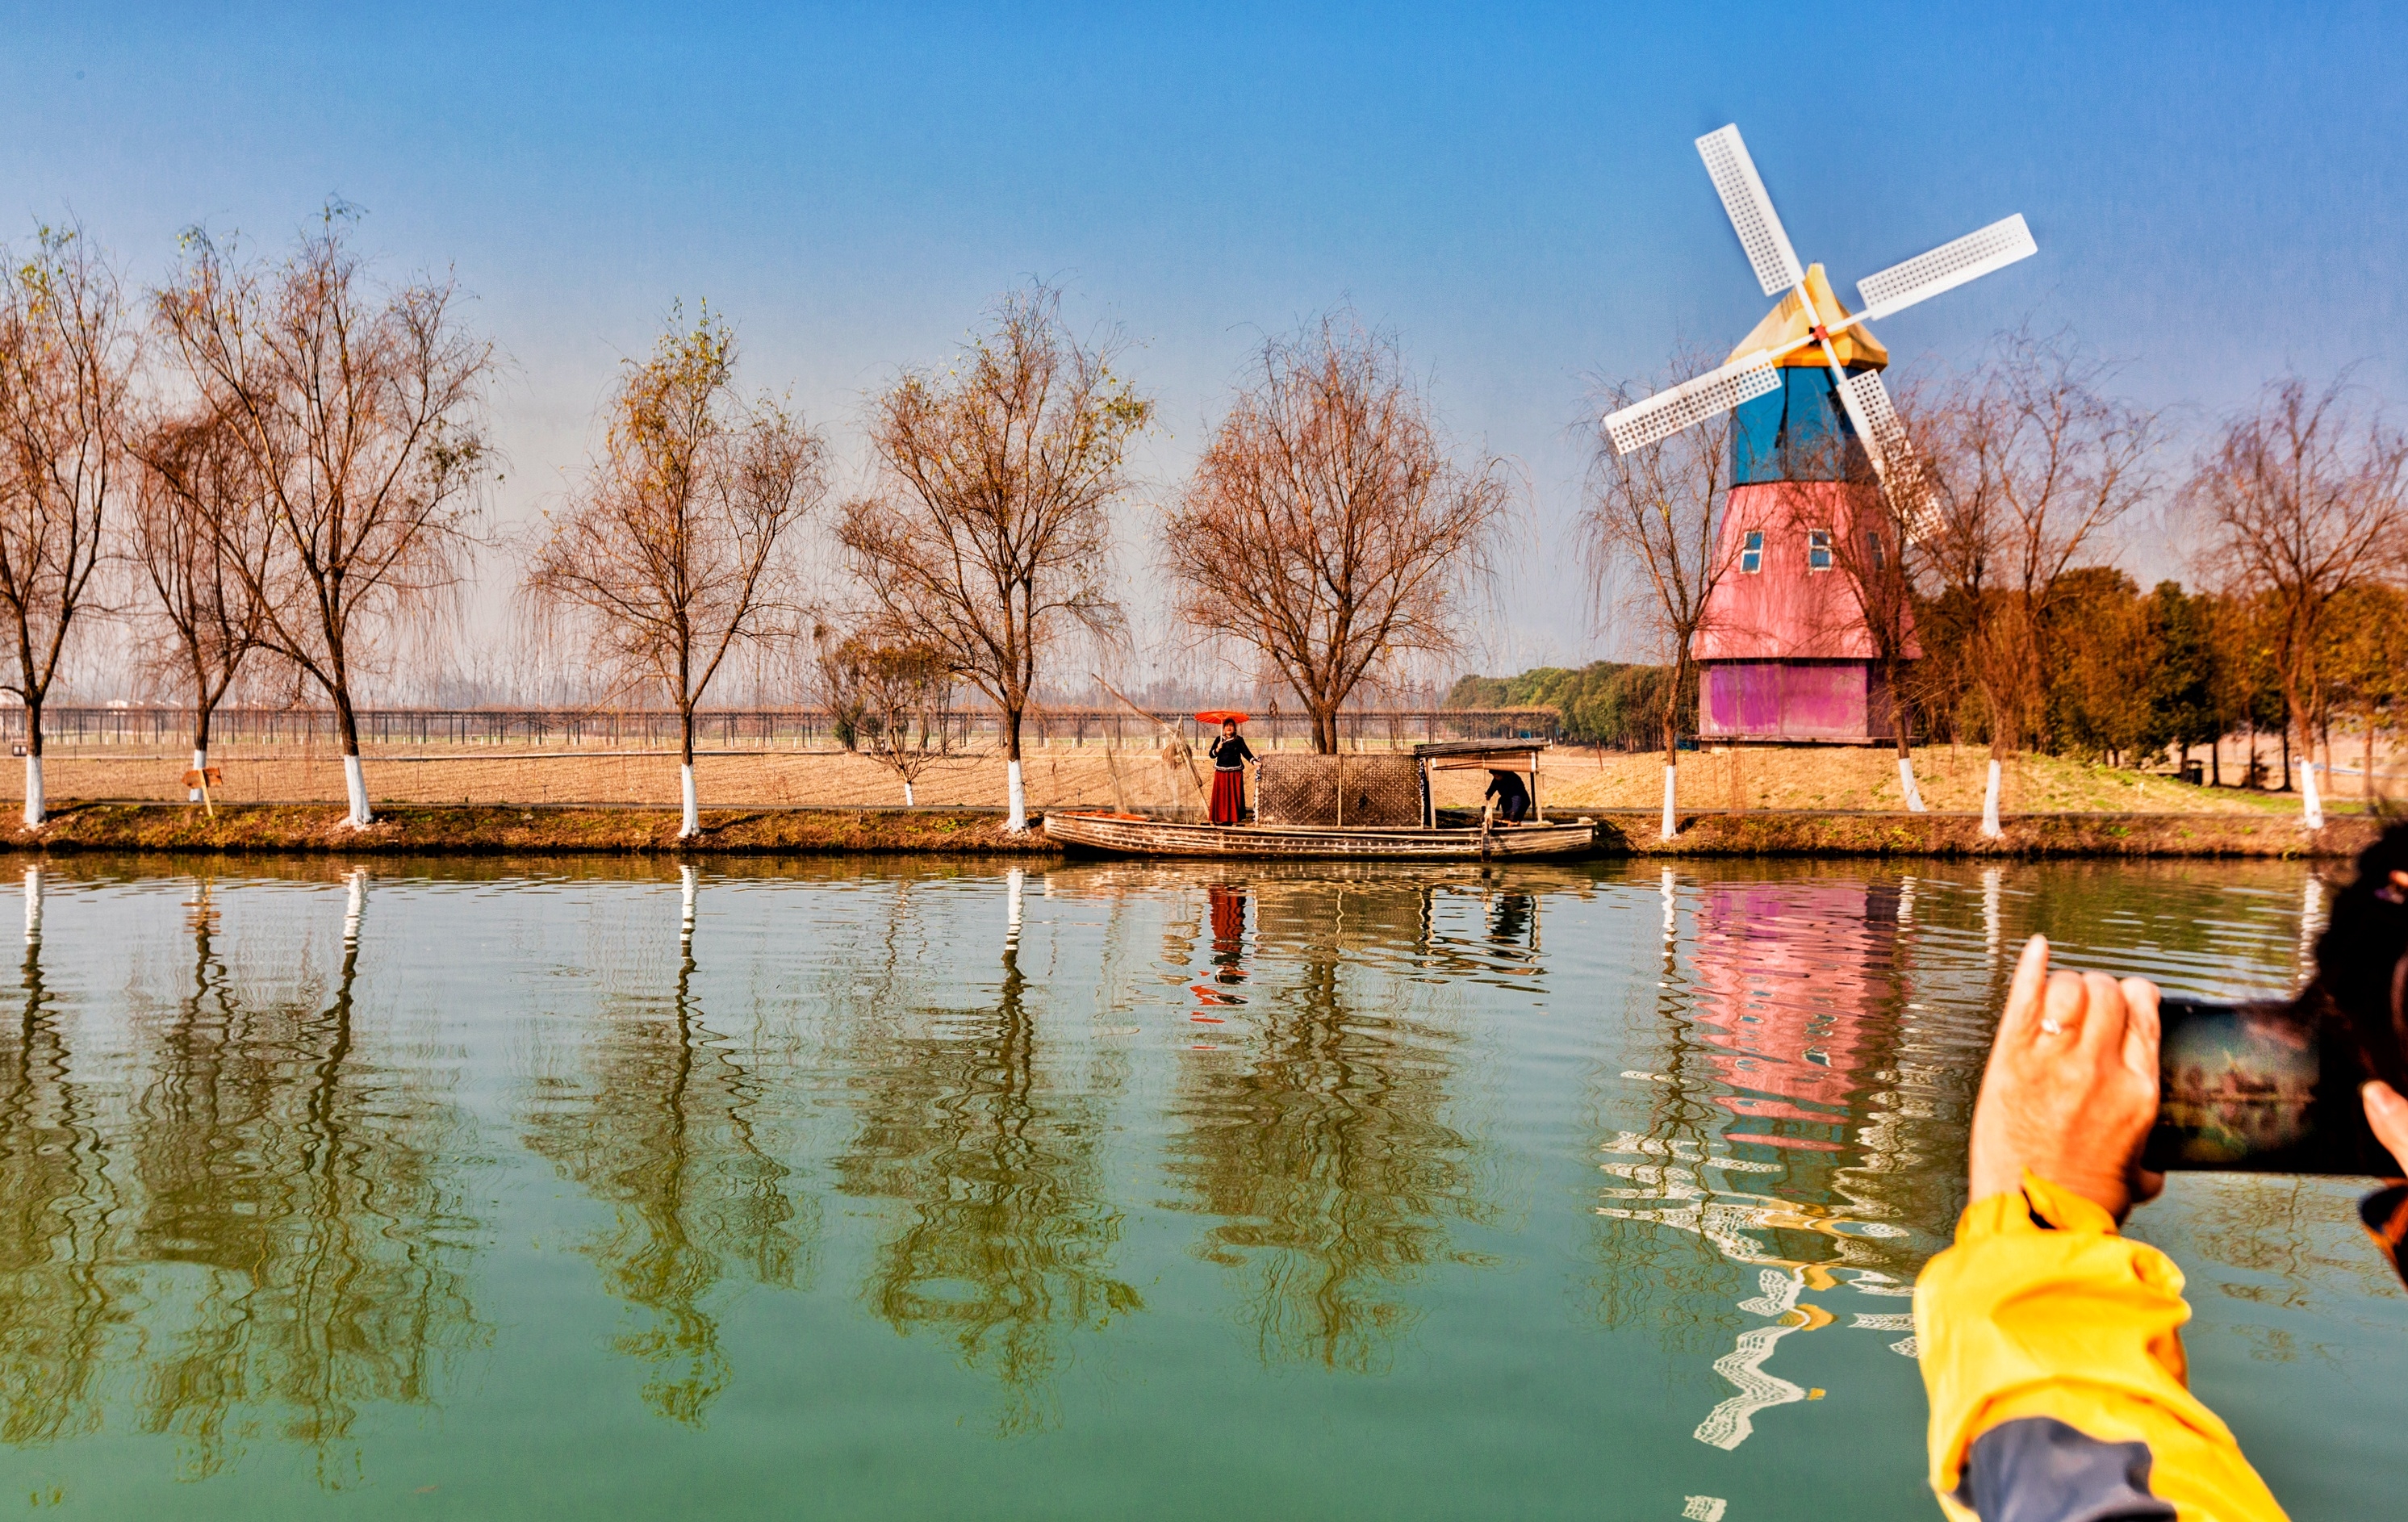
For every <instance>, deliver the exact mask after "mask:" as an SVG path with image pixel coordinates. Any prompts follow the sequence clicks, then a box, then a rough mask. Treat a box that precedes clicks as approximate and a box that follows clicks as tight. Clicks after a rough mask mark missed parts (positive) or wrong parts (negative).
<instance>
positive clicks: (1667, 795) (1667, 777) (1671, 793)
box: [1656, 767, 1681, 840]
mask: <svg viewBox="0 0 2408 1522" xmlns="http://www.w3.org/2000/svg"><path fill="white" fill-rule="evenodd" d="M1680 797H1681V768H1678V767H1666V768H1664V820H1663V823H1662V825H1661V826H1658V828H1657V831H1656V833H1657V834H1659V835H1661V836H1662V837H1663V838H1664V839H1665V840H1670V839H1671V838H1672V837H1673V836H1675V835H1678V834H1680V833H1681V815H1680V811H1679V809H1678V807H1677V805H1678V804H1679V802H1680Z"/></svg>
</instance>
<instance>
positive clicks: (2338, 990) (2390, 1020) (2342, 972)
mask: <svg viewBox="0 0 2408 1522" xmlns="http://www.w3.org/2000/svg"><path fill="white" fill-rule="evenodd" d="M2315 985H2316V987H2317V988H2319V989H2321V990H2322V991H2323V993H2324V996H2325V997H2326V998H2329V999H2330V1000H2331V1001H2332V1005H2333V1008H2334V1009H2336V1010H2337V1011H2339V1012H2341V1015H2342V1017H2343V1019H2345V1020H2347V1021H2348V1022H2349V1027H2350V1030H2351V1033H2352V1034H2354V1035H2355V1036H2357V1038H2358V1050H2359V1051H2360V1052H2361V1053H2362V1054H2363V1055H2365V1058H2366V1066H2367V1069H2368V1070H2369V1071H2371V1072H2372V1074H2373V1075H2374V1076H2375V1077H2377V1078H2380V1079H2382V1080H2383V1081H2384V1082H2385V1083H2386V1084H2390V1085H2391V1086H2392V1087H2393V1088H2395V1089H2400V1090H2401V1091H2402V1092H2403V1093H2408V1056H2403V1052H2408V824H2399V825H2394V826H2391V827H2390V828H2389V829H2387V830H2385V831H2384V832H2383V836H2382V838H2381V839H2380V840H2376V841H2375V842H2374V843H2373V844H2372V845H2371V846H2368V847H2367V848H2366V850H2365V851H2364V852H2362V853H2361V854H2359V855H2358V876H2357V878H2356V879H2355V880H2354V881H2353V882H2352V883H2350V885H2349V886H2348V887H2346V888H2343V889H2342V890H2341V892H2340V893H2339V894H2337V895H2336V896H2335V897H2334V898H2333V906H2332V914H2331V917H2330V918H2329V919H2328V920H2327V921H2326V924H2325V933H2324V934H2323V936H2321V937H2319V938H2318V939H2317V940H2316V982H2315Z"/></svg>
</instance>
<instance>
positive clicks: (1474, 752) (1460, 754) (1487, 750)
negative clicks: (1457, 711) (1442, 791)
mask: <svg viewBox="0 0 2408 1522" xmlns="http://www.w3.org/2000/svg"><path fill="white" fill-rule="evenodd" d="M1549 743H1550V742H1549V741H1546V740H1543V739H1441V740H1432V741H1430V742H1429V743H1427V744H1425V745H1416V746H1414V747H1413V756H1414V758H1415V759H1416V760H1420V761H1425V762H1427V763H1428V764H1429V767H1430V769H1432V770H1433V771H1469V770H1475V769H1484V770H1488V771H1530V770H1533V769H1535V768H1537V766H1538V764H1539V753H1540V752H1541V751H1543V750H1546V749H1547V748H1548V746H1549Z"/></svg>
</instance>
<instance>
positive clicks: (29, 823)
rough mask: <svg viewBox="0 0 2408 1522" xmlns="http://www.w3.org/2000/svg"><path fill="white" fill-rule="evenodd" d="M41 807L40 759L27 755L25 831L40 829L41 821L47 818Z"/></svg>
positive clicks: (36, 756)
mask: <svg viewBox="0 0 2408 1522" xmlns="http://www.w3.org/2000/svg"><path fill="white" fill-rule="evenodd" d="M42 805H43V799H42V758H41V757H40V756H38V755H28V756H26V757H25V827H26V828H27V829H39V828H41V826H42V821H43V820H44V819H46V818H48V817H49V815H48V814H47V813H45V812H44V811H43V806H42Z"/></svg>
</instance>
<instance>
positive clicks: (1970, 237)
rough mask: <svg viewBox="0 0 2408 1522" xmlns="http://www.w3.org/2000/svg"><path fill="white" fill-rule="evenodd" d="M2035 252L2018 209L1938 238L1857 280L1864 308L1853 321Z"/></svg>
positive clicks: (1907, 303) (1873, 316) (1868, 318)
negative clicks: (1947, 239)
mask: <svg viewBox="0 0 2408 1522" xmlns="http://www.w3.org/2000/svg"><path fill="white" fill-rule="evenodd" d="M2039 251H2040V245H2039V244H2037V243H2034V242H2033V241H2032V236H2031V229H2030V228H2029V227H2028V226H2026V225H2025V224H2024V218H2023V213H2022V212H2020V211H2018V212H2016V213H2015V214H2014V216H2012V217H2008V218H2006V219H2004V220H2003V221H2000V222H1994V223H1990V225H1989V226H1987V227H1985V228H1982V229H1981V230H1980V231H1978V232H1972V233H1968V234H1966V235H1965V236H1964V237H1960V238H1958V239H1957V241H1956V242H1954V243H1942V245H1940V247H1938V248H1936V249H1934V250H1932V251H1930V252H1929V253H1918V254H1916V255H1915V256H1914V258H1912V259H1909V260H1907V261H1906V262H1905V263H1903V264H1897V265H1892V266H1889V267H1888V268H1887V269H1885V270H1883V271H1882V272H1881V273H1879V274H1877V275H1868V276H1866V277H1865V278H1864V279H1863V280H1858V281H1857V282H1856V294H1857V295H1858V296H1859V297H1861V298H1862V299H1863V301H1864V304H1865V309H1864V313H1863V315H1862V316H1861V317H1859V318H1858V319H1857V321H1859V322H1871V321H1872V320H1874V319H1877V318H1883V317H1887V316H1888V315H1889V314H1890V313H1892V312H1895V311H1903V310H1905V309H1907V308H1909V307H1912V306H1914V304H1915V303H1916V302H1918V301H1924V300H1928V299H1929V298H1930V297H1932V296H1936V295H1938V294H1940V293H1941V292H1942V291H1953V290H1955V289H1956V288H1957V287H1958V286H1960V285H1962V284H1964V283H1965V282H1966V281H1967V280H1980V279H1981V278H1982V277H1983V276H1985V275H1987V274H1988V273H1990V272H1991V271H1992V270H1994V269H2004V268H2005V267H2006V266H2009V265H2012V264H2014V262H2015V261H2016V260H2018V259H2028V258H2030V257H2031V256H2032V255H2033V254H2035V253H2038V252H2039Z"/></svg>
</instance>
